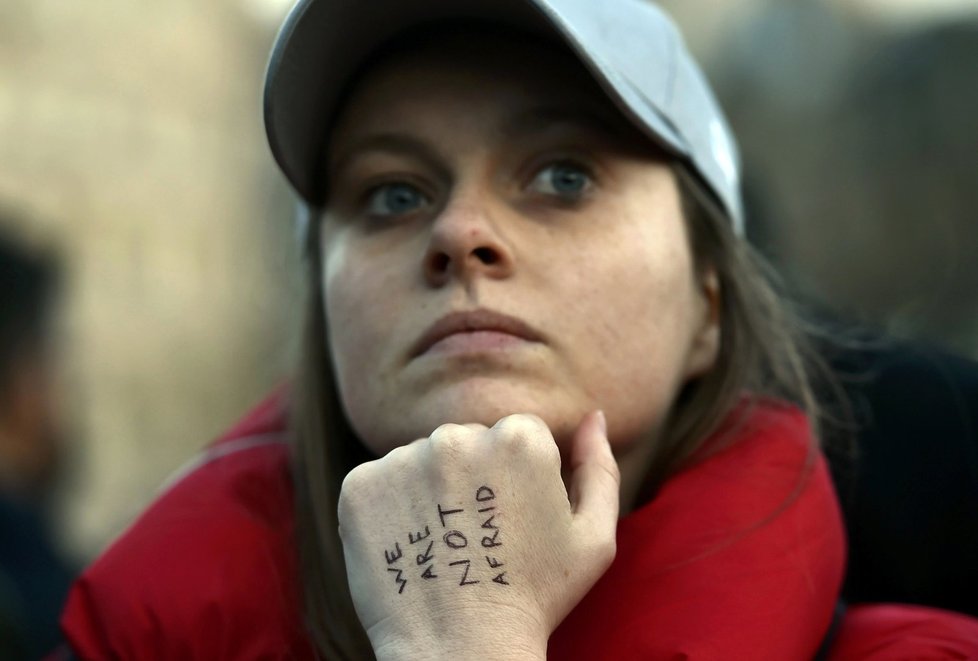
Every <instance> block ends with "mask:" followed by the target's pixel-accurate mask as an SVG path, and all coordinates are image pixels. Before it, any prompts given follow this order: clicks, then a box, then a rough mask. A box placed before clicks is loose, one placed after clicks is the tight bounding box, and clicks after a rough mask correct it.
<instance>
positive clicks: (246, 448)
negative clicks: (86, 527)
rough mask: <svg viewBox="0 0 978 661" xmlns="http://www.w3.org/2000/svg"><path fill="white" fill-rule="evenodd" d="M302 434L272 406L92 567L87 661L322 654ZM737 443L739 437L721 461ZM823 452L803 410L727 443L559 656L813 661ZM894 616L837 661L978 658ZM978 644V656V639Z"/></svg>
mask: <svg viewBox="0 0 978 661" xmlns="http://www.w3.org/2000/svg"><path fill="white" fill-rule="evenodd" d="M284 430H285V415H284V412H283V407H282V405H281V402H280V400H279V399H278V398H272V399H270V400H268V401H266V402H264V403H263V404H262V405H261V406H259V407H258V408H256V409H255V410H254V411H252V412H251V413H250V414H249V415H248V417H246V418H245V419H244V420H243V421H242V422H241V423H239V424H238V425H237V426H236V427H235V428H234V429H232V430H231V431H230V432H229V433H228V434H226V435H225V436H224V437H222V438H221V439H219V440H218V441H217V442H216V443H214V444H213V445H212V446H211V447H210V448H209V449H208V450H207V451H206V452H205V453H204V455H203V456H202V457H201V458H200V459H199V460H198V461H197V462H195V463H194V464H193V465H192V466H191V467H190V468H189V469H186V470H185V471H182V472H181V473H180V474H179V475H178V476H177V477H176V478H175V479H173V480H171V481H170V483H169V484H168V485H167V486H166V487H164V489H163V491H162V493H161V494H160V496H159V498H158V499H157V500H156V501H155V503H153V505H152V506H151V507H150V508H149V509H148V510H147V511H146V512H145V513H144V514H143V515H142V516H141V517H140V518H139V519H138V520H137V521H136V522H135V523H134V524H133V525H132V526H131V527H130V528H129V529H128V530H127V531H126V532H125V533H124V534H123V535H122V536H121V537H120V538H119V539H118V540H117V541H116V542H115V543H113V544H112V545H111V546H110V547H109V548H108V550H106V552H105V553H104V554H103V555H102V556H101V557H100V558H99V559H98V560H97V561H96V562H95V563H94V564H93V565H92V566H91V567H89V569H88V570H87V571H86V572H85V573H84V574H83V575H82V577H81V578H80V579H79V580H78V581H77V583H76V584H75V586H74V588H73V590H72V592H71V595H70V597H69V599H68V602H67V605H66V608H65V612H64V615H63V617H62V629H63V631H64V633H65V635H66V637H67V639H68V641H69V644H70V645H71V647H72V648H73V650H74V651H75V653H76V654H77V655H78V656H79V657H81V658H82V659H115V658H123V659H259V658H261V659H314V658H315V653H314V651H313V647H312V645H311V643H310V640H309V637H308V636H307V634H306V632H305V630H304V627H303V622H302V617H301V607H300V594H299V576H298V573H297V563H296V558H295V546H294V543H293V527H294V519H293V509H292V485H291V481H290V476H289V466H288V448H287V446H286V443H285V439H284V436H285V434H284ZM727 433H734V434H736V441H737V442H735V443H732V444H730V445H726V444H724V445H723V447H722V448H721V447H720V445H719V443H721V442H723V441H725V440H726V439H728V438H729V436H727V435H725V434H727ZM718 448H719V449H718ZM808 448H809V438H808V432H807V426H806V424H805V420H804V417H803V416H802V414H801V413H800V412H798V411H797V410H795V409H791V408H787V407H782V406H777V405H773V404H769V405H765V406H762V407H759V408H757V409H756V410H754V411H753V412H752V414H751V416H750V418H749V420H748V421H747V422H746V424H743V425H741V426H737V427H736V428H733V429H726V430H721V433H720V434H718V435H717V436H715V437H714V438H713V439H711V441H710V442H708V443H707V444H706V446H705V449H706V450H707V452H708V454H706V455H704V457H703V458H702V459H701V460H700V461H699V462H697V463H695V464H694V465H693V466H692V467H691V468H689V469H686V470H684V471H682V472H680V473H678V474H677V475H675V476H674V477H672V478H671V479H670V480H669V481H668V482H667V483H666V484H665V485H664V487H663V489H662V490H661V491H660V493H659V494H658V495H657V496H656V497H655V499H654V500H653V501H652V502H650V503H649V504H647V505H646V506H644V507H642V508H641V509H639V510H638V511H636V512H633V513H632V514H630V515H628V516H626V517H624V518H623V519H622V520H621V522H620V524H619V528H618V556H617V557H616V559H615V562H614V563H613V565H612V566H611V568H610V569H609V570H608V572H607V573H606V574H605V575H604V576H603V577H602V578H601V580H600V581H599V582H598V583H597V584H596V585H595V587H594V588H593V589H592V590H591V592H590V593H589V594H588V595H587V596H586V597H585V598H584V600H583V601H582V602H581V603H580V604H579V605H578V606H577V608H576V609H575V610H574V611H573V612H572V613H571V614H570V615H569V616H568V618H567V619H566V620H565V621H564V623H563V624H562V625H561V626H560V627H559V628H558V629H557V631H555V632H554V634H553V636H552V637H551V639H550V646H549V656H550V658H554V659H602V658H604V659H663V660H665V659H669V660H672V659H724V660H736V659H751V660H752V661H761V660H764V659H771V660H772V661H774V660H776V661H785V660H794V659H799V660H802V659H808V658H811V656H812V655H813V654H814V652H815V650H816V649H817V648H818V646H819V643H820V642H821V640H822V639H823V637H824V635H825V633H826V630H827V629H828V626H829V623H830V620H831V617H832V612H833V608H834V606H835V603H836V598H837V595H838V591H839V586H840V583H841V580H842V574H843V565H844V558H845V544H844V538H843V527H842V521H841V517H840V512H839V508H838V504H837V502H836V498H835V494H834V491H833V488H832V485H831V482H830V479H829V475H828V471H827V469H826V466H825V462H824V460H823V459H822V457H821V456H820V455H817V454H816V455H811V454H809V450H808ZM921 610H923V609H921ZM893 612H896V614H897V615H896V619H893V617H891V618H890V619H889V620H886V619H885V618H884V619H882V620H881V619H880V618H876V617H874V616H873V611H872V610H870V611H869V616H868V617H867V616H866V613H865V612H858V611H857V613H856V615H857V616H856V617H853V618H847V620H846V622H845V623H844V624H843V628H842V632H841V635H840V638H839V641H840V645H837V646H836V651H835V652H834V654H833V657H832V658H833V660H839V661H842V660H846V661H847V660H848V659H862V658H867V659H868V658H873V659H880V660H883V659H904V658H935V659H937V658H951V659H953V658H975V657H968V656H940V655H937V656H924V655H923V653H935V654H937V653H938V652H934V650H938V647H936V646H935V645H936V644H937V643H936V642H935V641H934V640H930V639H928V638H927V636H926V635H924V636H923V638H919V640H918V643H920V641H923V642H922V643H921V644H922V645H923V646H922V647H914V648H913V653H912V654H910V655H909V656H905V655H903V654H901V653H899V649H902V648H900V647H899V645H900V641H901V640H902V637H901V636H900V635H895V634H894V632H901V631H904V630H905V627H906V624H907V620H906V617H905V616H906V610H905V609H897V610H896V611H891V612H890V614H891V616H892V615H893ZM929 613H932V612H931V611H928V614H929ZM938 614H939V615H940V613H938ZM949 618H950V619H948V618H943V619H942V618H941V617H938V621H939V622H940V624H941V626H944V627H945V629H944V630H945V632H946V633H947V632H949V633H947V636H946V637H945V638H946V640H945V639H941V641H943V642H942V644H945V643H946V644H947V645H952V646H953V645H958V646H959V647H958V648H955V649H959V648H960V649H964V650H965V654H966V653H967V649H966V646H965V647H961V644H960V640H964V638H962V636H967V635H970V634H971V633H975V632H978V626H975V627H974V628H973V629H970V630H969V629H968V626H970V625H971V624H973V623H974V622H973V621H972V620H970V619H968V618H960V620H961V621H960V622H959V621H958V620H956V619H955V616H949ZM914 622H918V621H917V620H914ZM949 622H950V625H949V624H948V623H949ZM961 622H963V624H962V625H961V626H963V627H964V628H962V629H960V630H959V629H957V628H955V626H954V625H957V624H961ZM918 623H919V622H918ZM948 626H950V627H951V628H950V629H947V627H948ZM923 627H924V633H925V634H926V631H932V630H933V629H934V627H929V628H928V625H926V623H925V624H924V625H923ZM874 637H875V638H874ZM947 640H950V641H951V642H950V643H947ZM976 640H978V639H976ZM873 641H876V642H879V641H883V642H882V643H881V644H876V646H875V647H873V645H874V644H875V643H874V642H873ZM941 641H938V642H941ZM955 641H958V642H955ZM867 645H869V647H867ZM894 645H896V647H897V648H898V649H897V650H896V651H894V648H893V646H894ZM867 649H870V650H871V653H872V654H876V656H867V655H866V654H867V652H866V650H867ZM940 649H941V650H943V649H944V648H943V647H941V648H940ZM949 649H950V648H949ZM969 649H971V650H972V651H974V652H975V653H976V654H978V642H975V646H974V648H969ZM853 650H855V651H853ZM881 650H882V651H881ZM887 650H890V652H887ZM857 652H858V654H859V655H854V654H856V653H857ZM918 653H920V655H918ZM847 654H848V656H847ZM880 654H882V655H880ZM888 654H889V655H888Z"/></svg>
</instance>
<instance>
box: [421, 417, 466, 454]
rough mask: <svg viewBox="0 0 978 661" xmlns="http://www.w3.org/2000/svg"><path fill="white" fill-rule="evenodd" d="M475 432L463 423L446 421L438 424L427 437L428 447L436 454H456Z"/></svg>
mask: <svg viewBox="0 0 978 661" xmlns="http://www.w3.org/2000/svg"><path fill="white" fill-rule="evenodd" d="M475 433H476V432H474V431H472V430H471V429H468V428H467V427H466V426H465V425H457V424H454V423H448V424H444V425H440V426H439V427H438V428H437V429H435V431H433V432H431V436H429V437H428V447H429V448H430V450H431V451H432V452H433V453H435V454H436V455H439V454H445V455H453V456H454V455H457V454H458V453H459V452H460V451H461V449H462V447H463V445H464V444H465V442H466V441H467V440H468V439H469V437H471V436H472V435H473V434H475Z"/></svg>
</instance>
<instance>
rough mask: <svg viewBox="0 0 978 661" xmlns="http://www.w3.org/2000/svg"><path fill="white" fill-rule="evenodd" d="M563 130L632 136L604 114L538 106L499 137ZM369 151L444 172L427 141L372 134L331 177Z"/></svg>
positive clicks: (338, 162) (342, 158) (341, 159)
mask: <svg viewBox="0 0 978 661" xmlns="http://www.w3.org/2000/svg"><path fill="white" fill-rule="evenodd" d="M562 127H571V128H578V129H583V130H585V131H587V132H588V133H593V134H595V135H598V136H607V137H611V138H619V139H620V138H623V137H627V135H628V130H627V129H626V128H624V127H623V126H622V125H621V122H615V121H613V120H612V119H610V118H608V117H606V116H604V115H603V114H602V113H596V112H591V111H589V110H587V109H584V108H566V107H560V106H537V107H533V108H530V109H528V110H525V111H522V112H519V113H517V114H516V115H514V116H512V117H510V118H508V119H507V120H506V121H504V122H503V124H502V125H501V126H500V128H499V134H500V136H501V137H502V138H504V139H509V140H520V139H526V138H527V137H528V136H531V135H535V134H539V133H543V132H545V131H550V130H553V129H555V128H562ZM369 152H386V153H391V154H400V155H404V156H409V157H412V158H416V159H418V160H420V161H421V162H422V163H424V164H425V166H427V167H430V168H431V169H433V170H435V171H437V172H443V171H444V167H443V166H442V165H441V162H442V160H441V158H440V156H439V154H438V152H437V151H436V150H434V149H432V147H431V146H430V145H428V144H427V143H426V142H425V141H423V140H419V139H417V138H414V137H412V136H410V135H407V134H402V133H372V134H368V135H366V136H365V137H363V138H360V139H358V140H356V141H354V142H353V143H352V144H351V145H350V146H349V147H347V148H345V149H343V150H342V151H340V152H339V155H338V156H337V157H336V158H335V159H331V161H330V162H329V164H328V172H329V174H330V175H331V176H334V175H336V174H337V173H340V172H342V171H343V169H344V168H346V167H347V166H348V165H349V163H350V162H351V161H353V160H355V159H356V158H358V157H359V156H361V155H363V154H365V153H369Z"/></svg>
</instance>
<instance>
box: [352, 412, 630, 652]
mask: <svg viewBox="0 0 978 661" xmlns="http://www.w3.org/2000/svg"><path fill="white" fill-rule="evenodd" d="M569 454H570V457H569V458H570V466H569V467H568V470H567V471H566V474H567V476H568V478H567V479H568V488H567V489H565V486H564V482H563V481H562V479H561V459H560V452H559V451H558V448H557V445H556V443H555V442H554V439H553V436H552V434H551V433H550V430H549V429H548V428H547V426H546V425H545V424H544V423H543V422H542V421H541V420H540V419H539V418H537V417H535V416H530V415H512V416H509V417H506V418H503V419H502V420H500V421H499V422H498V423H496V424H495V425H494V426H493V427H491V428H486V427H484V426H482V425H443V426H441V427H439V428H438V429H436V430H435V431H434V433H432V434H431V436H430V437H428V438H426V439H420V440H418V441H415V442H414V443H411V444H410V445H406V446H403V447H400V448H397V449H395V450H393V451H392V452H390V453H389V454H388V455H387V456H385V457H383V458H381V459H378V460H376V461H372V462H368V463H365V464H362V465H361V466H358V467H357V468H356V469H354V470H353V471H351V472H350V474H349V475H348V476H347V477H346V479H345V480H344V482H343V487H342V491H341V494H340V501H339V522H340V537H341V539H342V541H343V551H344V557H345V561H346V568H347V576H348V579H349V584H350V590H351V593H352V595H353V600H354V604H355V606H356V610H357V615H358V616H359V618H360V621H361V623H362V624H363V626H364V628H365V629H366V631H367V634H368V636H369V637H370V640H371V643H372V644H373V647H374V651H375V653H376V654H377V656H378V658H384V657H390V658H412V657H414V658H417V657H424V658H438V657H439V656H445V657H449V656H455V657H457V656H458V655H471V656H477V657H479V658H514V657H515V656H519V657H521V658H526V657H528V656H539V657H540V658H543V657H544V656H545V655H546V645H547V639H548V638H549V636H550V633H551V632H552V631H553V630H554V629H555V628H556V626H557V625H558V624H559V623H560V621H561V620H562V619H563V618H564V617H565V616H566V615H567V613H568V612H570V610H571V609H572V608H573V607H574V606H575V605H576V604H577V602H578V601H580V599H581V597H583V596H584V594H586V592H587V591H588V590H589V589H590V588H591V586H592V585H593V584H594V582H595V581H597V579H598V578H599V577H600V576H601V574H603V573H604V571H605V570H606V569H607V568H608V566H609V565H610V564H611V561H612V560H613V559H614V554H615V528H616V524H617V518H618V489H619V475H618V468H617V465H616V463H615V460H614V457H613V456H612V454H611V449H610V447H609V446H608V440H607V437H606V431H605V424H604V417H603V414H601V413H600V412H595V413H591V414H589V415H588V416H585V418H584V420H583V421H582V422H581V424H580V426H579V427H578V429H577V431H576V433H575V435H574V439H573V443H572V447H571V449H570V453H569ZM568 490H569V491H570V494H571V496H570V497H569V496H568Z"/></svg>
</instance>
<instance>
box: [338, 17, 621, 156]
mask: <svg viewBox="0 0 978 661" xmlns="http://www.w3.org/2000/svg"><path fill="white" fill-rule="evenodd" d="M538 108H546V109H547V110H548V111H549V112H550V113H551V114H553V115H558V114H561V113H560V112H555V111H563V113H565V114H567V115H580V116H585V115H587V116H592V117H594V118H598V119H600V120H601V123H603V124H605V125H607V127H608V128H609V129H612V130H614V131H615V132H634V133H637V129H635V128H634V127H633V125H632V124H631V123H630V122H629V121H628V120H627V119H625V118H624V116H623V115H622V114H621V113H620V112H619V111H618V109H617V107H616V106H615V105H614V104H613V103H612V102H611V101H610V99H609V98H608V96H607V95H606V94H605V93H604V92H603V90H602V89H601V88H600V87H599V85H598V84H597V82H595V80H594V79H593V77H592V76H591V75H590V74H589V73H588V71H587V70H586V69H585V67H584V66H583V65H582V64H581V63H580V61H579V60H578V59H577V58H576V57H575V56H574V55H573V54H572V53H571V52H570V51H569V50H568V49H567V48H565V47H563V46H561V45H559V44H557V43H555V42H552V41H549V40H545V39H543V38H539V37H535V36H533V35H529V34H523V33H517V32H505V31H498V30H472V29H463V30H452V31H450V32H442V33H433V32H426V33H424V34H423V35H421V36H417V37H413V38H410V37H409V38H407V39H404V40H401V41H399V42H397V44H396V45H395V46H394V47H392V48H388V49H384V50H383V51H382V52H381V53H380V54H379V55H377V56H375V57H374V58H373V59H372V60H371V61H370V62H369V63H368V65H367V66H365V67H364V69H363V70H362V71H361V72H360V74H359V75H358V76H357V77H356V78H355V80H354V82H353V84H352V85H351V86H350V87H349V92H348V93H347V95H346V96H345V98H344V105H343V107H342V108H341V109H340V112H339V115H338V121H337V123H336V124H334V127H333V128H334V133H335V132H336V131H337V130H341V132H343V133H348V132H351V131H353V132H359V131H361V130H363V131H369V130H372V129H375V128H381V127H390V125H391V123H392V122H397V123H400V122H403V121H404V120H405V119H408V118H410V119H413V120H415V121H418V120H420V121H424V120H425V118H426V117H427V118H428V119H430V120H431V121H432V122H437V121H442V119H443V117H435V115H442V116H443V115H444V114H445V113H444V112H441V111H442V110H445V111H447V112H451V113H463V115H456V118H457V119H463V118H464V114H467V113H472V114H480V115H484V114H485V113H486V112H488V111H490V110H496V111H497V112H505V113H509V114H514V115H515V114H520V113H525V112H526V111H527V110H537V109H538ZM418 110H420V111H422V112H420V113H419V112H416V111H418ZM476 111H478V113H477V112H476ZM334 137H335V135H334Z"/></svg>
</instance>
